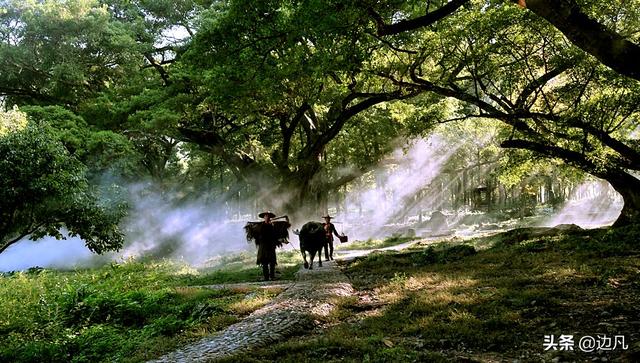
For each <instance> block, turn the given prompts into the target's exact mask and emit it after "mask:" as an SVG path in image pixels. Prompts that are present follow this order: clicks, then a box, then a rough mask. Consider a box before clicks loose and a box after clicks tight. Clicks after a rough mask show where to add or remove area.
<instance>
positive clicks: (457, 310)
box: [228, 227, 640, 362]
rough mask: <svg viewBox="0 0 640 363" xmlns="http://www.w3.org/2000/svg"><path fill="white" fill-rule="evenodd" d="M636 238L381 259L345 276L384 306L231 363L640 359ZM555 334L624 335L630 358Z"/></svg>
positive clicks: (486, 243)
mask: <svg viewBox="0 0 640 363" xmlns="http://www.w3.org/2000/svg"><path fill="white" fill-rule="evenodd" d="M636 231H637V229H636V228H635V227H627V228H626V229H619V230H592V231H582V230H553V231H549V230H545V231H542V230H537V231H532V230H529V231H525V230H521V231H516V232H513V231H510V232H507V233H506V234H501V235H495V236H491V237H484V238H482V239H475V240H470V241H457V242H458V243H457V244H456V243H455V242H452V241H451V240H449V241H445V242H444V243H441V244H435V245H430V246H423V247H422V248H421V249H412V250H409V251H402V252H382V253H375V254H371V255H369V256H367V257H365V258H360V259H356V260H355V261H353V262H351V263H349V264H348V265H345V266H343V268H344V271H345V273H346V274H347V275H348V276H349V277H350V279H351V281H352V283H353V285H354V287H355V288H356V289H358V290H360V291H359V295H367V296H370V297H371V299H373V300H375V301H376V304H370V306H369V307H367V306H365V305H362V306H359V304H360V303H359V302H357V301H354V299H345V301H344V302H343V304H341V305H339V308H338V311H336V312H335V314H333V316H335V317H336V318H335V322H334V324H329V325H330V327H329V328H327V329H326V330H325V331H323V332H322V333H316V334H315V335H310V336H307V337H306V338H304V339H299V338H296V339H291V340H288V341H285V342H281V343H279V344H275V345H272V346H269V347H267V348H263V349H259V350H255V351H252V352H249V353H244V354H240V355H238V356H235V357H233V359H230V360H228V361H234V362H257V361H264V360H278V361H282V362H294V361H295V362H310V361H317V360H323V361H329V362H332V361H345V362H360V361H369V362H386V361H430V362H431V361H433V362H438V361H447V362H450V361H469V362H479V361H513V360H518V361H527V362H531V361H532V362H542V361H551V360H552V359H554V358H555V357H558V356H559V357H560V358H559V359H560V360H561V361H565V360H568V361H591V360H592V359H593V358H596V357H597V358H606V359H607V360H609V361H612V360H613V361H639V359H640V356H639V355H640V333H639V332H640V329H638V327H639V326H638V324H640V323H639V322H640V309H638V306H640V283H639V282H638V281H639V279H638V278H639V277H640V259H639V258H638V257H639V256H640V253H639V252H640V251H639V248H638V247H639V243H638V241H640V239H638V238H637V236H636ZM540 232H543V233H540ZM479 246H481V247H479ZM367 309H368V310H367ZM549 334H554V335H556V338H557V337H558V336H559V335H561V334H572V335H574V336H575V337H576V344H577V340H578V339H579V338H580V337H581V336H584V335H592V336H595V335H597V334H606V335H608V336H610V337H613V336H614V335H624V336H625V339H626V342H627V343H628V344H629V349H628V350H622V349H617V350H615V351H603V352H601V353H584V352H581V351H579V350H578V349H577V346H576V350H575V351H572V352H569V353H566V352H560V351H544V349H543V341H544V339H543V338H544V335H549Z"/></svg>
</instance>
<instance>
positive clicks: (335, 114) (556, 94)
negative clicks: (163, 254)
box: [0, 0, 640, 245]
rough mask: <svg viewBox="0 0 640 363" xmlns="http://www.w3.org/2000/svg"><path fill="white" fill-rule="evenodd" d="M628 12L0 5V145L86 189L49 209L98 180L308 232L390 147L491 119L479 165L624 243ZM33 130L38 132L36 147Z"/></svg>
mask: <svg viewBox="0 0 640 363" xmlns="http://www.w3.org/2000/svg"><path fill="white" fill-rule="evenodd" d="M637 5H638V4H637V1H616V2H613V3H607V4H604V3H602V2H598V1H590V0H563V1H543V0H527V1H523V0H520V1H506V0H452V1H429V2H423V1H395V0H389V1H364V2H363V1H357V2H356V1H332V2H323V1H293V2H291V1H277V0H273V1H262V2H252V1H246V0H230V1H224V2H217V1H201V0H180V1H146V0H139V1H118V0H72V1H59V0H47V1H15V0H8V1H4V2H2V4H1V5H0V7H1V8H0V69H1V72H0V96H1V97H2V100H3V104H4V107H5V109H6V110H12V108H13V105H17V106H19V107H20V109H21V110H23V111H24V112H26V114H28V117H29V119H30V120H31V121H30V122H29V126H27V127H26V128H25V129H24V130H22V129H21V127H23V125H22V124H21V122H22V121H20V117H17V118H16V116H15V114H12V112H15V111H8V113H5V114H3V117H4V118H5V119H7V120H8V119H11V120H13V121H12V123H10V122H6V125H12V126H3V129H2V130H3V131H2V132H3V133H6V134H7V135H10V136H3V137H4V138H5V139H6V140H5V142H7V143H9V142H18V140H23V141H20V142H22V144H20V143H18V144H16V145H18V146H19V147H21V148H24V147H27V144H28V143H31V144H29V145H33V147H36V146H37V147H40V148H41V149H39V150H41V151H42V153H45V154H46V153H49V154H50V155H51V158H49V160H51V161H53V160H58V159H56V158H62V159H59V160H61V161H60V164H56V165H58V166H59V167H61V168H62V167H63V166H64V168H70V169H69V170H67V169H64V168H63V169H61V171H60V172H61V173H62V172H63V171H64V170H67V171H65V172H64V173H67V174H69V175H83V177H82V178H84V177H85V176H86V178H87V179H86V180H85V181H84V182H83V183H85V184H88V185H87V186H80V185H79V184H73V183H71V184H70V186H69V188H71V189H73V190H69V191H61V194H60V195H76V194H77V192H78V191H79V190H89V189H91V187H90V186H94V185H97V184H98V183H99V180H100V177H101V175H104V174H105V173H111V174H117V175H118V177H121V178H123V179H124V180H129V181H133V180H137V179H140V178H151V179H153V180H155V181H157V182H159V183H160V184H162V185H178V184H184V183H200V184H199V185H208V186H209V188H211V187H212V185H213V182H212V180H213V179H216V180H217V181H216V182H215V183H218V181H219V184H225V185H223V186H220V194H221V195H222V194H225V193H228V194H234V193H235V194H237V192H239V191H240V190H253V191H254V192H255V194H254V196H255V197H256V198H258V200H259V201H258V202H257V203H259V204H261V205H263V206H270V207H272V208H285V209H287V210H292V212H291V213H294V212H293V211H294V210H300V211H301V213H302V210H303V209H306V211H304V212H313V213H318V212H320V211H321V210H323V209H326V207H327V200H328V196H329V195H331V194H332V193H337V192H338V191H339V190H340V189H341V188H344V187H345V185H348V183H351V182H353V181H354V180H356V179H357V178H359V177H360V176H362V175H363V174H366V173H367V172H369V171H370V170H371V169H372V168H373V167H374V166H375V165H376V164H377V163H378V162H380V161H381V160H382V159H384V157H385V155H387V154H388V153H389V152H390V151H391V150H392V149H393V148H394V147H395V146H397V142H398V141H397V140H405V139H407V138H411V137H414V136H418V135H427V134H428V133H429V131H430V130H431V129H432V128H433V127H434V126H435V125H437V124H439V123H447V122H454V121H463V120H464V121H466V122H468V123H469V124H470V125H474V123H475V125H476V126H477V127H480V128H482V127H483V126H482V122H484V121H483V120H484V119H493V120H496V121H498V122H500V124H501V127H499V128H498V129H499V130H500V131H499V132H498V133H496V134H495V135H494V137H495V139H496V140H497V142H496V143H495V144H493V145H494V146H493V147H497V145H499V146H501V147H502V148H504V149H520V150H525V152H523V153H517V155H519V157H521V158H525V159H528V160H533V159H534V158H539V157H544V158H547V159H549V160H552V163H555V162H556V161H562V162H563V163H565V164H566V165H569V166H572V167H575V168H577V169H579V170H581V171H583V172H585V173H588V174H591V175H594V176H597V177H599V178H603V179H606V180H607V181H609V183H611V184H612V186H613V187H614V188H615V189H616V190H617V191H618V192H619V193H620V194H621V195H622V196H623V198H624V200H625V209H624V210H623V213H622V215H621V217H620V219H619V223H621V224H622V223H630V222H632V221H635V220H637V218H638V217H639V213H640V194H639V193H638V192H637V190H640V189H639V188H638V187H639V186H640V185H638V183H639V182H638V180H637V178H636V177H635V175H634V173H636V172H637V171H638V170H639V169H638V168H639V167H640V154H639V152H640V149H639V146H638V142H637V137H638V135H637V126H638V104H639V103H638V100H639V98H640V89H639V87H638V79H639V78H638V74H639V73H638V69H637V66H638V65H637V62H635V61H634V60H635V59H637V58H638V57H636V53H637V52H638V44H637V42H638V34H640V32H639V31H638V27H639V26H640V23H639V22H638V17H637V15H638V14H637V13H638V9H639V8H640V7H638V6H637ZM25 122H26V121H25ZM32 123H33V125H32ZM45 124H46V127H45V126H37V125H45ZM36 127H45V128H46V129H47V130H49V131H47V132H45V133H43V134H42V135H41V136H40V139H38V138H35V131H29V130H34V128H36ZM16 130H17V131H16ZM34 138H35V139H34ZM14 139H15V140H14ZM29 140H30V141H29ZM51 140H56V141H55V142H53V141H52V143H51V144H50V145H49V144H47V142H48V141H51ZM41 144H47V145H46V147H45V146H42V145H41ZM20 145H21V146H20ZM39 145H40V146H39ZM494 151H495V150H494ZM494 151H492V153H493V154H492V155H494V156H495V158H496V159H497V158H499V157H503V156H504V155H505V154H504V153H502V154H501V153H499V152H494ZM498 154H500V155H498ZM25 155H26V154H25ZM56 155H57V156H56ZM513 155H516V154H513ZM23 156H24V155H23ZM54 156H55V157H54ZM509 157H511V156H509ZM62 160H67V161H65V162H62ZM488 161H489V160H484V161H482V162H488ZM65 163H66V164H65ZM78 163H79V164H78ZM65 165H66V166H65ZM505 165H507V164H505ZM38 167H43V168H44V167H49V166H47V165H45V164H42V165H40V166H38ZM452 168H453V169H455V167H453V166H452ZM460 168H463V167H462V166H460ZM453 169H452V170H453ZM7 170H9V169H7ZM39 172H40V171H37V170H36V171H34V174H30V175H33V176H35V175H39V174H37V173H39ZM64 173H63V174H64ZM515 174H518V173H515ZM515 174H514V175H515ZM82 178H81V179H82ZM203 179H204V180H205V181H204V182H203ZM74 180H75V179H74ZM505 180H506V179H505ZM12 182H13V183H15V184H16V185H21V183H22V182H21V183H18V181H17V179H13V178H12V177H8V179H7V183H12ZM81 184H82V183H81ZM7 185H9V184H7ZM74 185H75V186H74ZM83 185H84V184H83ZM89 185H90V186H89ZM74 188H75V189H74ZM78 188H79V189H78ZM83 188H84V189H83ZM14 189H15V188H14ZM15 190H18V189H15ZM21 193H27V191H26V190H23V191H22V192H21ZM83 193H84V192H83ZM53 194H55V193H53ZM15 197H17V195H14V196H13V197H12V198H15ZM34 203H35V204H34V205H36V204H37V205H45V204H46V202H45V201H44V199H43V200H39V201H38V202H37V203H36V202H34ZM89 204H91V203H89ZM23 225H24V223H23ZM6 228H8V227H6ZM6 228H5V229H6ZM12 228H14V227H12ZM114 245H117V243H116V244H114Z"/></svg>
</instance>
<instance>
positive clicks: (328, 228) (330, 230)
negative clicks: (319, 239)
mask: <svg viewBox="0 0 640 363" xmlns="http://www.w3.org/2000/svg"><path fill="white" fill-rule="evenodd" d="M322 218H324V223H322V226H323V227H324V234H325V236H326V238H327V242H326V243H325V245H324V257H325V258H326V260H327V261H329V259H332V260H333V235H334V234H335V235H336V236H337V237H340V235H339V234H338V231H336V226H335V225H334V224H333V223H331V218H333V217H331V216H330V215H329V214H327V215H326V216H323V217H322Z"/></svg>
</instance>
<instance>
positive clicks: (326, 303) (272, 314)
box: [150, 261, 353, 362]
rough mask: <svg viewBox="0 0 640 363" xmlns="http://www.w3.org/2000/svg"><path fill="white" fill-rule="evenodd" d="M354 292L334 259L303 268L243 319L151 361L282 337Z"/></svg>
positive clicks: (201, 358) (199, 358)
mask: <svg viewBox="0 0 640 363" xmlns="http://www.w3.org/2000/svg"><path fill="white" fill-rule="evenodd" d="M235 285H238V284H235ZM239 285H245V286H246V284H239ZM215 286H216V285H214V286H212V287H215ZM227 286H229V285H227ZM277 286H287V285H282V284H280V285H277ZM352 293H353V288H352V286H351V283H350V282H349V279H348V278H347V277H346V276H345V275H344V274H343V273H342V271H340V269H339V268H338V267H337V265H336V263H335V262H334V261H331V262H324V263H323V267H317V266H316V267H315V268H314V269H313V270H305V269H304V268H301V269H300V271H299V272H298V273H297V280H296V282H295V283H293V284H290V285H289V286H288V288H287V289H286V290H285V291H284V292H282V293H281V294H280V295H278V296H277V297H276V298H275V299H274V300H273V301H271V302H270V303H269V304H268V305H266V306H264V307H263V308H261V309H259V310H256V311H254V312H253V313H252V314H251V315H249V316H248V317H247V318H245V319H244V320H242V321H240V322H238V323H236V324H233V325H231V326H230V327H228V328H227V329H226V330H224V331H222V332H220V333H218V334H216V335H213V336H210V337H207V338H204V339H202V340H200V341H198V342H196V343H193V344H190V345H188V346H186V347H183V348H181V349H179V350H177V351H174V352H172V353H169V354H167V355H165V356H162V357H160V358H159V359H157V360H153V361H150V362H208V361H214V360H216V359H218V358H222V357H225V356H230V355H233V354H234V353H238V352H242V351H246V350H249V349H252V348H255V347H261V346H266V345H268V344H270V343H273V342H276V341H282V340H284V339H286V338H288V337H291V336H293V335H295V334H299V333H303V332H304V331H305V330H308V329H311V328H313V327H314V325H315V324H316V321H317V319H318V318H319V317H322V316H327V315H328V314H329V313H331V311H332V310H333V309H334V308H335V305H333V304H332V302H333V301H334V300H335V298H336V297H341V296H350V295H351V294H352Z"/></svg>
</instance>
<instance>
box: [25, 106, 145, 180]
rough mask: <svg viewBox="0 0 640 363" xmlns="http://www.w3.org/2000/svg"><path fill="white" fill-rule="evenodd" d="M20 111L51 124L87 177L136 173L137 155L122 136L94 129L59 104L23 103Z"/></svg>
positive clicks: (34, 120) (47, 124) (43, 122)
mask: <svg viewBox="0 0 640 363" xmlns="http://www.w3.org/2000/svg"><path fill="white" fill-rule="evenodd" d="M20 110H21V111H23V112H25V113H26V114H27V115H28V117H29V119H30V120H31V121H33V122H35V123H37V124H38V125H46V126H48V127H50V128H51V130H52V131H53V132H54V133H55V134H56V137H57V138H59V139H60V141H62V143H63V144H64V146H65V147H66V148H67V150H68V151H69V153H70V154H71V155H73V156H74V157H75V158H76V159H78V160H80V161H81V162H82V163H83V164H84V165H86V166H87V167H88V171H89V174H90V178H91V177H94V178H99V177H100V176H102V175H104V174H105V173H106V172H109V173H111V174H112V175H115V176H123V177H127V176H132V175H135V174H137V173H138V172H137V171H136V169H137V168H139V167H140V166H139V163H140V161H139V155H138V154H137V153H136V152H135V151H134V145H133V144H132V143H131V142H130V141H129V140H128V139H127V138H126V137H125V136H123V135H121V134H119V133H116V132H113V131H107V130H101V131H99V130H96V129H95V128H94V127H91V126H90V125H88V124H87V122H86V121H85V120H84V119H83V118H82V117H80V116H78V115H76V114H74V113H73V112H71V111H69V110H67V109H65V108H63V107H61V106H45V107H42V106H24V107H22V108H20Z"/></svg>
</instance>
